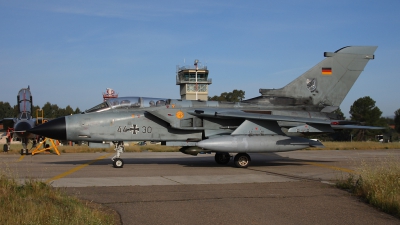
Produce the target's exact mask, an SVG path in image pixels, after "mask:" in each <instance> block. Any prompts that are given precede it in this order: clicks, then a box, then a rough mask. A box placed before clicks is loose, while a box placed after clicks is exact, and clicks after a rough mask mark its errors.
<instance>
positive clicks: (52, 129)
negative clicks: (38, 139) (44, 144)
mask: <svg viewBox="0 0 400 225" xmlns="http://www.w3.org/2000/svg"><path fill="white" fill-rule="evenodd" d="M28 132H30V133H34V134H37V135H41V136H44V137H48V138H52V139H57V140H67V131H66V124H65V117H59V118H57V119H54V120H50V121H49V122H47V123H44V124H42V125H39V126H36V127H34V128H32V129H30V130H28Z"/></svg>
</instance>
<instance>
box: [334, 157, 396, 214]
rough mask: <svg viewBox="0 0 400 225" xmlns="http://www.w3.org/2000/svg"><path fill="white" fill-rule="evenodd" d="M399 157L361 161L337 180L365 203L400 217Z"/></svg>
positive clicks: (341, 186)
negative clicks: (358, 166) (359, 164)
mask: <svg viewBox="0 0 400 225" xmlns="http://www.w3.org/2000/svg"><path fill="white" fill-rule="evenodd" d="M399 162H400V158H396V159H395V158H391V159H385V160H380V161H376V162H373V163H366V162H363V163H362V164H361V166H360V168H358V169H357V170H356V174H350V175H348V176H347V177H344V178H342V179H340V180H339V181H337V183H336V186H337V187H339V188H343V189H348V190H350V191H351V192H352V193H353V194H355V195H356V196H358V197H360V198H362V199H364V200H365V201H366V202H367V203H369V204H371V205H373V206H375V207H377V208H379V209H381V210H382V211H384V212H387V213H389V214H392V215H395V216H397V217H399V218H400V163H399Z"/></svg>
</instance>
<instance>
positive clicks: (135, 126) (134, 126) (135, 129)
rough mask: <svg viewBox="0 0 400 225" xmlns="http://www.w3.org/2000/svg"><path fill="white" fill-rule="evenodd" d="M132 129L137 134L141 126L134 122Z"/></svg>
mask: <svg viewBox="0 0 400 225" xmlns="http://www.w3.org/2000/svg"><path fill="white" fill-rule="evenodd" d="M129 129H130V130H131V131H132V134H137V133H138V132H139V127H138V126H137V125H136V124H134V125H132V126H131V127H130V128H129Z"/></svg>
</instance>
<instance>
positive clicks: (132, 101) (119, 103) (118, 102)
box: [85, 97, 167, 113]
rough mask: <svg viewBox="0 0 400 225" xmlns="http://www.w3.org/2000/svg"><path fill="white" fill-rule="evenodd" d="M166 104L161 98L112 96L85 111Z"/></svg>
mask: <svg viewBox="0 0 400 225" xmlns="http://www.w3.org/2000/svg"><path fill="white" fill-rule="evenodd" d="M166 104H167V99H163V98H146V97H122V98H112V99H109V100H107V101H105V102H102V103H100V104H98V105H96V106H94V107H92V108H90V109H88V110H86V111H85V113H92V112H102V111H106V110H109V109H130V108H146V107H157V106H164V105H166Z"/></svg>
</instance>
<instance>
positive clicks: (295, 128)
mask: <svg viewBox="0 0 400 225" xmlns="http://www.w3.org/2000/svg"><path fill="white" fill-rule="evenodd" d="M188 113H189V114H191V115H193V116H199V117H213V118H221V119H224V118H226V119H231V118H241V119H245V120H252V121H253V123H256V124H258V125H262V124H261V123H262V122H261V121H271V122H272V121H284V122H295V123H299V124H300V125H292V126H285V127H288V128H289V129H288V132H294V133H311V132H313V133H325V132H329V133H330V132H333V131H334V130H341V129H375V130H382V129H386V128H384V127H373V126H360V125H356V124H357V122H353V121H337V120H335V121H333V120H329V119H319V118H306V117H295V116H281V115H271V114H259V113H248V112H243V111H239V110H228V111H227V110H211V109H195V110H189V111H188ZM254 120H255V121H254ZM256 121H259V122H256ZM280 126H282V125H280ZM278 133H279V132H278Z"/></svg>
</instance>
